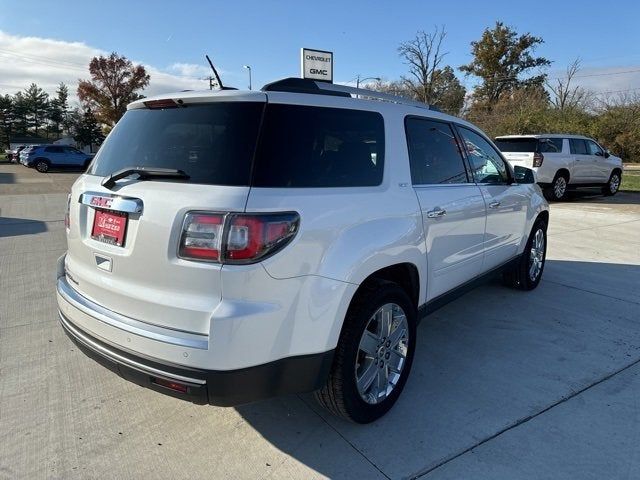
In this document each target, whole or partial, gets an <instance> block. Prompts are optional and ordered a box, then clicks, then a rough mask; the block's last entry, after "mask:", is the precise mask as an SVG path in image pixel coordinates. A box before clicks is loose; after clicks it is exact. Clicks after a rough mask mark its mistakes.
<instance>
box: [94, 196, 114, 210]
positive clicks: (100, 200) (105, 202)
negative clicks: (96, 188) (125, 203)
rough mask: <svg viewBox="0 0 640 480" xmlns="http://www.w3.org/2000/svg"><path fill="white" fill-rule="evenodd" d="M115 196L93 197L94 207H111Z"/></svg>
mask: <svg viewBox="0 0 640 480" xmlns="http://www.w3.org/2000/svg"><path fill="white" fill-rule="evenodd" d="M112 203H113V198H110V197H92V198H91V205H92V206H93V207H102V208H111V204H112Z"/></svg>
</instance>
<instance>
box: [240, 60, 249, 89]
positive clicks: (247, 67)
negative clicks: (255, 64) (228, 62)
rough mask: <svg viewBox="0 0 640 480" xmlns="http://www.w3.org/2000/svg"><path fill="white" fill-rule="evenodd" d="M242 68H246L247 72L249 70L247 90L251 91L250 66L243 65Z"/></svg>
mask: <svg viewBox="0 0 640 480" xmlns="http://www.w3.org/2000/svg"><path fill="white" fill-rule="evenodd" d="M242 68H246V69H247V70H249V90H251V66H249V65H243V66H242Z"/></svg>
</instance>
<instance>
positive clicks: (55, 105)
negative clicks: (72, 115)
mask: <svg viewBox="0 0 640 480" xmlns="http://www.w3.org/2000/svg"><path fill="white" fill-rule="evenodd" d="M68 110H69V88H68V87H67V86H66V85H65V84H64V83H60V85H59V86H58V89H57V90H56V97H55V98H53V99H52V100H51V101H50V102H49V112H48V117H49V122H50V125H49V131H50V132H51V133H53V134H54V135H56V136H59V135H61V134H62V133H63V132H64V131H65V130H68V125H67V123H68V122H67V114H68Z"/></svg>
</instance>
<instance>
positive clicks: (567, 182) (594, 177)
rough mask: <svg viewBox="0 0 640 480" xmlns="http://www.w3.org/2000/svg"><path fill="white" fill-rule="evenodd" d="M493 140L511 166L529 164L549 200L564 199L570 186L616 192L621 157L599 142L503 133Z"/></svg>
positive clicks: (581, 137) (589, 139) (618, 183)
mask: <svg viewBox="0 0 640 480" xmlns="http://www.w3.org/2000/svg"><path fill="white" fill-rule="evenodd" d="M495 143H496V145H497V146H498V148H499V149H500V150H501V151H502V154H503V155H504V156H505V157H506V159H507V160H508V161H509V162H510V163H511V164H512V165H513V166H517V165H519V166H523V167H527V168H531V169H533V170H534V171H535V173H536V181H537V182H538V184H539V185H540V186H541V187H542V188H543V191H544V194H545V196H546V197H547V199H549V200H556V201H559V200H564V199H565V198H567V192H568V190H571V189H576V188H584V187H600V188H601V189H602V193H603V194H604V195H615V194H616V193H617V192H618V189H619V188H620V182H621V181H622V160H621V159H620V158H618V157H616V156H613V155H611V154H610V153H609V152H608V151H607V150H606V149H604V148H602V147H601V146H600V145H599V144H598V142H596V141H595V140H593V139H592V138H589V137H583V136H580V135H563V134H544V135H506V136H502V137H497V138H496V139H495Z"/></svg>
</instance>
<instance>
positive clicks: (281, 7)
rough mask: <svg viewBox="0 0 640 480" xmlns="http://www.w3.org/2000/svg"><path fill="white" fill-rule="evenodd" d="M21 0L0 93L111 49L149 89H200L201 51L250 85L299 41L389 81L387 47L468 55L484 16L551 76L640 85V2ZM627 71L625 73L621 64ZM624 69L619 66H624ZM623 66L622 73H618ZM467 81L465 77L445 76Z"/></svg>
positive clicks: (49, 82) (5, 5)
mask: <svg viewBox="0 0 640 480" xmlns="http://www.w3.org/2000/svg"><path fill="white" fill-rule="evenodd" d="M589 5H590V4H588V3H586V2H584V1H581V2H578V1H568V2H561V1H558V0H556V1H553V2H550V1H545V0H538V1H536V2H527V3H524V2H517V1H515V0H511V1H502V0H500V1H494V2H478V1H475V2H464V1H462V0H460V1H458V2H436V1H402V0H396V1H395V2H392V1H386V0H385V1H382V0H380V1H376V0H371V1H368V2H365V1H349V0H342V1H333V0H326V1H322V2H303V1H301V0H298V1H278V0H273V1H269V0H262V1H240V0H236V1H233V2H229V1H228V0H227V1H225V2H218V1H200V2H196V1H191V0H182V1H180V2H175V1H174V2H167V1H162V0H156V1H146V0H144V1H143V0H140V1H132V0H129V1H120V0H109V1H102V2H95V1H89V0H84V1H64V0H59V1H56V2H50V1H44V0H41V1H32V0H19V1H16V0H11V1H9V0H0V93H2V94H4V93H15V92H16V91H18V90H21V89H23V88H25V87H27V86H28V85H29V84H30V83H31V82H36V83H38V85H40V86H42V87H43V88H45V90H47V91H48V92H50V93H52V92H53V91H54V90H55V88H56V85H57V84H58V83H60V82H61V81H63V82H65V83H67V84H69V85H70V87H71V90H72V92H73V91H75V88H76V85H77V81H78V79H79V78H80V79H84V78H88V69H87V65H88V63H89V61H90V59H91V57H93V56H95V55H99V54H106V53H109V52H112V51H115V52H117V53H119V54H121V55H125V56H126V57H128V58H129V59H131V60H133V61H134V62H136V63H141V64H143V65H144V66H145V67H146V68H147V70H148V72H149V73H150V75H151V84H150V86H149V87H148V88H147V89H146V90H145V92H143V93H144V94H145V95H147V96H150V95H154V94H160V93H164V92H169V91H176V90H183V89H206V88H208V82H207V81H205V80H201V79H202V78H203V77H206V76H208V75H209V68H208V66H207V63H206V60H205V58H204V54H205V53H208V54H209V56H211V57H212V59H213V61H214V63H215V65H216V68H217V69H218V70H219V72H220V73H221V76H222V80H223V82H224V83H225V85H229V86H234V87H238V88H247V86H248V71H247V70H246V69H243V65H250V66H251V68H252V74H253V79H252V80H253V86H254V89H256V88H260V87H261V86H262V85H263V84H265V83H267V82H269V81H272V80H275V79H278V78H283V77H288V76H299V74H300V65H299V63H300V48H301V47H308V48H315V49H320V50H329V51H333V52H334V80H335V81H336V82H338V83H352V82H354V81H355V78H356V76H357V75H360V76H361V77H372V76H375V77H382V78H384V79H387V80H392V79H397V78H399V77H400V75H403V74H406V72H407V67H406V65H405V64H403V62H402V59H401V58H400V57H399V56H398V52H397V48H398V45H399V44H400V43H401V42H403V41H406V40H410V39H412V38H413V37H414V36H415V34H416V32H418V31H420V30H425V31H432V30H433V29H434V28H435V27H436V26H444V28H445V30H446V31H447V37H446V39H445V41H444V44H443V48H444V51H446V52H448V54H447V56H446V57H445V63H446V64H449V65H452V66H453V67H454V68H457V67H459V66H460V65H463V64H465V63H468V62H469V61H470V60H471V46H470V43H471V42H472V41H473V40H477V39H479V38H480V36H481V35H482V32H483V30H484V29H485V28H487V27H492V26H493V25H495V22H496V21H502V22H504V23H505V24H507V25H509V26H511V27H513V28H515V29H516V30H517V31H518V32H519V33H525V32H530V33H532V34H534V35H536V36H539V37H542V38H543V39H544V41H545V43H544V44H542V45H541V46H539V48H538V49H537V50H536V54H538V55H542V56H544V57H546V58H548V59H549V60H551V61H552V62H553V63H552V65H551V67H550V68H549V69H548V74H549V76H550V77H551V78H554V77H558V76H561V75H563V74H564V72H565V70H566V67H567V65H568V64H569V63H570V62H572V61H573V60H574V59H575V58H576V57H580V58H581V61H582V70H581V71H580V73H579V75H580V78H579V79H577V81H579V82H580V84H581V85H582V86H585V87H587V88H589V89H591V90H594V91H596V92H618V91H621V90H628V89H637V91H638V92H640V28H638V21H639V20H640V3H639V2H637V1H619V2H607V3H603V2H597V3H596V2H594V3H593V7H590V6H589ZM633 70H636V71H633ZM630 71H631V72H630ZM619 72H629V73H619ZM457 74H458V76H459V78H460V79H461V81H462V82H463V84H465V86H467V87H472V86H473V85H474V84H475V82H476V81H477V79H474V78H473V77H464V75H462V73H460V72H457Z"/></svg>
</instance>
